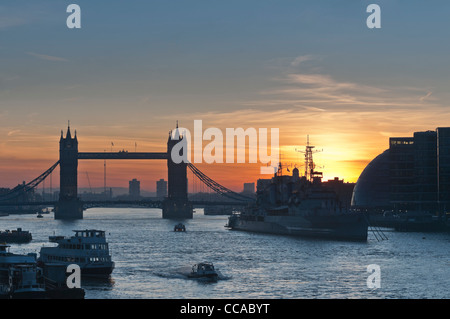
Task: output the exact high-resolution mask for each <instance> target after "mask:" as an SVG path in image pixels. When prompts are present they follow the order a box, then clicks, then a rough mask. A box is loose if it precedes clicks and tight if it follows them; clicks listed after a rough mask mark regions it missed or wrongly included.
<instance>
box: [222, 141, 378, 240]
mask: <svg viewBox="0 0 450 319" xmlns="http://www.w3.org/2000/svg"><path fill="white" fill-rule="evenodd" d="M313 149H314V146H311V145H310V144H309V137H308V139H307V145H306V150H305V151H302V153H304V154H305V175H304V176H300V174H299V170H298V168H297V167H295V168H294V169H293V170H292V174H291V175H283V168H282V165H281V163H279V165H278V169H277V171H276V172H274V176H273V177H272V178H271V179H260V180H258V184H257V200H256V203H255V204H253V205H249V206H248V207H247V208H246V209H245V210H243V211H241V212H237V213H233V214H232V215H231V216H230V217H229V219H228V224H227V225H226V227H227V228H229V229H232V230H241V231H251V232H261V233H271V234H279V235H292V236H303V237H312V238H321V239H331V240H349V241H366V240H367V232H368V226H369V223H368V218H367V216H365V215H364V213H362V212H357V211H353V210H351V209H350V207H346V205H345V204H343V202H342V201H341V200H340V199H339V197H338V195H337V194H336V192H335V191H333V190H332V189H331V188H327V187H326V186H325V185H324V184H323V183H322V172H318V171H316V170H315V164H314V161H313V153H314V150H313Z"/></svg>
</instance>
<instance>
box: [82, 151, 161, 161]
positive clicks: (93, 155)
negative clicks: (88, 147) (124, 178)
mask: <svg viewBox="0 0 450 319" xmlns="http://www.w3.org/2000/svg"><path fill="white" fill-rule="evenodd" d="M78 159H83V160H86V159H95V160H99V159H105V160H112V159H124V160H131V159H134V160H143V159H161V160H166V159H167V152H150V153H148V152H127V151H119V152H103V153H100V152H78Z"/></svg>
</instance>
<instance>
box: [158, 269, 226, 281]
mask: <svg viewBox="0 0 450 319" xmlns="http://www.w3.org/2000/svg"><path fill="white" fill-rule="evenodd" d="M191 269H192V268H191V267H189V266H186V267H180V268H177V269H174V270H171V271H168V272H164V273H161V272H158V273H155V275H156V276H158V277H162V278H168V279H186V280H196V281H200V282H211V281H218V280H229V279H231V276H226V275H224V274H222V273H221V272H220V271H219V270H216V272H217V275H218V276H217V278H216V279H215V280H212V279H211V278H205V277H199V278H192V277H190V276H189V275H190V274H191Z"/></svg>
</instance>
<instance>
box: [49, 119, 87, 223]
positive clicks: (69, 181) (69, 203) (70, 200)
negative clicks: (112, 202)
mask: <svg viewBox="0 0 450 319" xmlns="http://www.w3.org/2000/svg"><path fill="white" fill-rule="evenodd" d="M59 169H60V192H59V201H58V203H57V205H56V206H55V219H82V218H83V205H82V203H81V201H80V200H79V198H78V140H77V132H76V131H75V136H74V137H73V138H72V135H71V133H70V125H69V126H68V127H67V133H66V137H65V138H64V136H63V131H62V130H61V139H60V140H59Z"/></svg>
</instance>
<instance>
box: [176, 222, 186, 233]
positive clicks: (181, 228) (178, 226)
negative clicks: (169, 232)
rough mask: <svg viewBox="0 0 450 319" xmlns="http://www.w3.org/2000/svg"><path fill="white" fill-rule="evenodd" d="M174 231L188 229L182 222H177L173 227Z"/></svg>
mask: <svg viewBox="0 0 450 319" xmlns="http://www.w3.org/2000/svg"><path fill="white" fill-rule="evenodd" d="M173 231H176V232H179V231H186V226H184V225H183V224H182V223H179V224H176V225H175V227H174V228H173Z"/></svg>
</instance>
